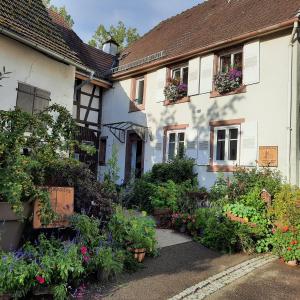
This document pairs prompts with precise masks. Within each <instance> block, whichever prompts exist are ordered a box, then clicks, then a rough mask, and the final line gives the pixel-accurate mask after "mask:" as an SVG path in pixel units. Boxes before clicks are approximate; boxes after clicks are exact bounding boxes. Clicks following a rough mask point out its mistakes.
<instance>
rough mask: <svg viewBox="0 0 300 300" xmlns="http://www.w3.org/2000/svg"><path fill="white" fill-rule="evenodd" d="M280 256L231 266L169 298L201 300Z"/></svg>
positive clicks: (267, 256)
mask: <svg viewBox="0 0 300 300" xmlns="http://www.w3.org/2000/svg"><path fill="white" fill-rule="evenodd" d="M277 259H278V258H277V257H275V256H273V255H263V256H259V257H255V258H253V259H250V260H247V261H245V262H243V263H240V264H238V265H236V266H234V267H231V268H229V269H227V270H225V271H223V272H221V273H218V274H216V275H214V276H211V277H209V278H208V279H206V280H204V281H201V282H199V283H198V284H196V285H194V286H192V287H190V288H188V289H186V290H184V291H183V292H182V293H180V294H178V295H176V296H174V297H172V298H170V299H169V300H201V299H205V298H206V297H207V296H209V295H211V294H213V293H215V292H217V291H219V290H221V289H222V288H224V287H225V286H226V285H228V284H230V283H233V282H234V281H236V280H237V279H239V278H241V277H243V276H245V275H247V274H249V273H250V272H252V271H254V270H255V269H257V268H260V267H262V266H264V265H266V264H268V263H271V262H273V261H275V260H277Z"/></svg>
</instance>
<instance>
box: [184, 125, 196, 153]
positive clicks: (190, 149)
mask: <svg viewBox="0 0 300 300" xmlns="http://www.w3.org/2000/svg"><path fill="white" fill-rule="evenodd" d="M185 134H186V138H185V140H186V152H185V154H186V156H187V157H190V158H194V159H197V157H198V148H197V142H198V130H197V128H191V127H188V128H187V129H186V131H185Z"/></svg>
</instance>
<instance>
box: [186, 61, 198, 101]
mask: <svg viewBox="0 0 300 300" xmlns="http://www.w3.org/2000/svg"><path fill="white" fill-rule="evenodd" d="M199 81H200V57H196V58H194V59H191V60H190V61H189V77H188V96H192V95H198V94H199Z"/></svg>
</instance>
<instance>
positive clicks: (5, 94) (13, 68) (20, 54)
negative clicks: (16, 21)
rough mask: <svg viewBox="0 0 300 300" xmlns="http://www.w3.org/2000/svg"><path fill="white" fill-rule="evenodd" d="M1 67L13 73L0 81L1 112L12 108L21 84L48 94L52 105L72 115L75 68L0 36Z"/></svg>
mask: <svg viewBox="0 0 300 300" xmlns="http://www.w3.org/2000/svg"><path fill="white" fill-rule="evenodd" d="M3 66H5V67H6V70H7V71H9V72H12V73H11V74H10V75H9V78H8V79H4V80H2V82H1V84H2V87H0V109H2V110H9V109H13V108H14V107H15V105H16V100H17V90H16V88H17V87H18V82H19V81H20V82H24V83H27V84H29V85H32V86H35V87H38V88H40V89H44V90H47V91H49V92H51V100H52V101H51V103H58V104H61V105H63V106H65V107H67V109H68V110H69V111H70V112H72V107H73V93H74V80H75V67H73V66H69V65H65V64H63V63H60V62H58V61H56V60H54V59H52V58H50V57H47V56H45V55H43V54H42V53H40V52H38V51H36V50H34V49H32V48H30V47H27V46H25V45H23V44H21V43H19V42H17V41H14V40H12V39H10V38H8V37H5V36H3V35H0V68H1V69H2V67H3Z"/></svg>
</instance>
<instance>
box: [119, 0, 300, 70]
mask: <svg viewBox="0 0 300 300" xmlns="http://www.w3.org/2000/svg"><path fill="white" fill-rule="evenodd" d="M299 8H300V0H272V1H270V0H230V1H229V0H208V1H206V2H203V3H201V4H199V5H197V6H195V7H193V8H191V9H188V10H186V11H184V12H183V13H181V14H179V15H177V16H175V17H172V18H169V19H167V20H165V21H163V22H161V23H160V24H159V25H157V26H156V27H154V28H153V29H152V30H151V31H149V32H148V33H147V34H145V35H144V36H143V37H142V38H140V39H139V40H137V41H136V42H135V43H133V44H132V45H130V46H129V47H128V48H126V49H125V50H124V51H123V52H122V54H121V58H122V59H121V60H120V65H125V64H128V63H131V62H133V61H136V60H139V59H142V58H145V57H147V56H148V55H151V54H154V53H157V52H160V51H162V50H165V51H166V56H165V57H164V58H172V57H175V56H177V55H180V54H184V53H185V52H188V51H192V50H197V49H200V48H202V47H208V46H210V45H213V44H215V43H218V42H222V41H226V40H228V39H233V38H235V37H238V36H241V35H242V34H247V33H251V32H255V31H257V30H259V29H263V28H266V27H269V26H272V25H276V24H279V23H281V22H284V21H287V20H290V19H292V18H294V17H295V16H296V13H297V11H298V9H299Z"/></svg>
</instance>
